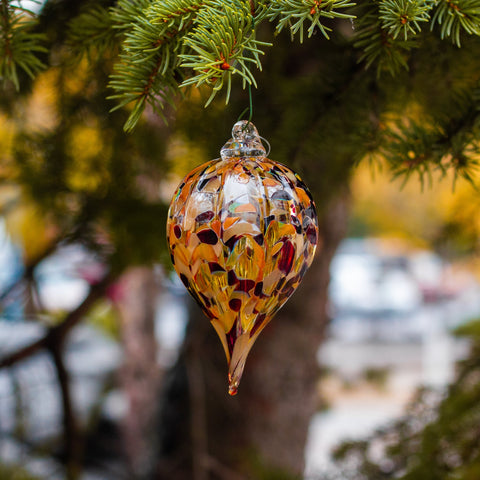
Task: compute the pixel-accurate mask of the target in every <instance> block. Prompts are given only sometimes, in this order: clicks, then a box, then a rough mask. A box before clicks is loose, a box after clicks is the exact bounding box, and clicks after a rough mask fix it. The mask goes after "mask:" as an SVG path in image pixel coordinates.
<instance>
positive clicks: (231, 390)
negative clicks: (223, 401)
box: [228, 378, 239, 397]
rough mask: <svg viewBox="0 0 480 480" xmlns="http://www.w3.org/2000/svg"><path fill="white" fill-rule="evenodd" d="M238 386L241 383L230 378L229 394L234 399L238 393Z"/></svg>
mask: <svg viewBox="0 0 480 480" xmlns="http://www.w3.org/2000/svg"><path fill="white" fill-rule="evenodd" d="M238 385H239V381H234V382H232V380H231V379H230V378H229V385H228V394H229V395H231V396H232V397H233V396H234V395H236V394H237V392H238Z"/></svg>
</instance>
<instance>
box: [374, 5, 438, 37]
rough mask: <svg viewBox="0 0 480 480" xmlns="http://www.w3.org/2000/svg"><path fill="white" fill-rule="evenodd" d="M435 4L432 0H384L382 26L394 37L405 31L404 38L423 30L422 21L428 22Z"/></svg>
mask: <svg viewBox="0 0 480 480" xmlns="http://www.w3.org/2000/svg"><path fill="white" fill-rule="evenodd" d="M432 6H433V4H432V2H431V1H430V0H427V1H425V0H418V1H417V0H383V1H382V2H381V3H380V9H379V13H380V17H379V18H380V20H381V21H382V27H383V28H384V29H385V30H386V31H387V32H388V33H389V34H390V35H392V37H393V38H394V39H396V38H397V37H398V36H399V35H401V34H402V33H403V39H404V40H407V39H408V37H409V35H415V34H417V33H418V32H420V31H421V26H420V23H421V22H428V21H429V19H430V14H429V12H430V10H431V8H432Z"/></svg>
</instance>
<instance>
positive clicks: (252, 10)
mask: <svg viewBox="0 0 480 480" xmlns="http://www.w3.org/2000/svg"><path fill="white" fill-rule="evenodd" d="M250 7H251V15H252V35H253V34H255V2H254V0H250ZM248 101H249V102H248V103H249V105H248V107H247V108H246V109H245V110H244V111H243V112H242V113H241V114H240V116H239V117H238V120H237V122H238V121H240V120H241V119H242V117H243V116H244V115H245V114H246V113H247V112H249V115H248V120H247V123H246V124H245V125H248V124H249V123H251V122H252V117H253V100H252V84H251V83H249V84H248ZM267 143H268V142H267Z"/></svg>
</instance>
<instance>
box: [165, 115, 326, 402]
mask: <svg viewBox="0 0 480 480" xmlns="http://www.w3.org/2000/svg"><path fill="white" fill-rule="evenodd" d="M167 240H168V245H169V248H170V253H171V258H172V262H173V265H174V267H175V270H176V272H177V273H178V275H179V276H180V279H181V280H182V282H183V284H184V285H185V287H186V288H187V290H188V291H189V292H190V294H191V295H192V296H193V298H194V299H195V300H196V301H197V303H198V304H199V305H200V307H201V308H202V310H203V311H204V312H205V314H206V315H207V316H208V318H209V319H210V321H211V323H212V325H213V327H214V328H215V330H216V331H217V334H218V336H219V337H220V340H221V341H222V344H223V348H224V350H225V355H226V357H227V362H228V366H229V372H228V379H229V393H230V395H235V394H236V393H237V390H238V385H239V383H240V379H241V377H242V373H243V369H244V366H245V361H246V359H247V356H248V353H249V351H250V349H251V347H252V345H253V343H254V342H255V340H256V339H257V337H258V335H259V334H260V332H261V331H262V330H263V328H264V327H265V326H266V325H267V323H268V322H269V321H270V320H271V319H272V317H273V315H274V314H275V313H276V312H277V311H278V309H279V308H280V307H281V306H282V305H283V304H284V303H285V302H286V301H287V299H288V298H289V297H290V295H292V293H293V292H294V291H295V290H296V288H297V287H298V285H299V283H300V281H301V280H302V278H303V276H304V274H305V272H306V271H307V269H308V267H309V266H310V265H311V263H312V261H313V257H314V254H315V249H316V245H317V240H318V224H317V215H316V211H315V205H314V202H313V199H312V196H311V194H310V192H309V191H308V189H307V187H306V185H305V184H304V183H303V182H302V180H301V179H300V177H299V176H298V175H297V174H296V173H295V172H293V171H292V170H291V169H290V168H288V167H286V166H285V165H282V164H280V163H277V162H274V161H273V160H269V159H268V158H266V157H265V148H264V146H263V145H262V142H261V140H260V137H259V135H258V132H257V129H256V128H255V126H254V125H253V124H252V123H251V122H248V121H240V122H237V123H236V124H235V125H234V127H233V130H232V138H231V139H230V140H229V141H228V142H227V143H226V144H225V145H224V147H223V148H222V150H221V158H219V159H216V160H212V161H210V162H207V163H205V164H203V165H200V166H199V167H197V168H195V169H194V170H192V171H191V172H190V173H189V174H188V175H187V176H186V177H185V178H184V180H183V181H182V182H181V184H180V185H179V187H178V188H177V190H176V192H175V194H174V196H173V199H172V202H171V204H170V209H169V212H168V221H167Z"/></svg>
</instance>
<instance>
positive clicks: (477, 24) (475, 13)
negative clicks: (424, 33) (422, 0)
mask: <svg viewBox="0 0 480 480" xmlns="http://www.w3.org/2000/svg"><path fill="white" fill-rule="evenodd" d="M435 25H439V26H440V36H441V38H442V39H444V38H446V37H450V38H451V39H452V42H453V43H454V44H456V45H457V46H458V47H460V46H461V43H460V33H461V32H462V31H465V32H466V33H468V34H469V35H480V0H437V3H436V9H435V12H434V14H433V17H432V22H431V29H432V30H433V28H434V27H435Z"/></svg>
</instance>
